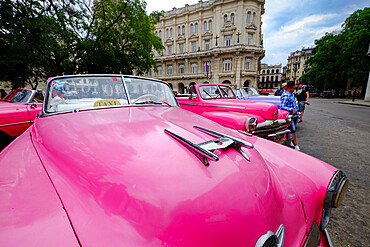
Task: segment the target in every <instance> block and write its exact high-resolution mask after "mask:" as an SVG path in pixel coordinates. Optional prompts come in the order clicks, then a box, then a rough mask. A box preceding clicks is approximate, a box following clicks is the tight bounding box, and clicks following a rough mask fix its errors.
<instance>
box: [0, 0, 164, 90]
mask: <svg viewBox="0 0 370 247" xmlns="http://www.w3.org/2000/svg"><path fill="white" fill-rule="evenodd" d="M145 7H146V4H145V2H141V1H140V0H114V1H113V0H100V1H93V0H23V1H22V0H2V1H1V2H0V81H11V82H12V87H23V86H25V84H30V85H31V86H32V87H33V88H36V87H37V85H38V83H39V82H40V81H42V80H45V79H46V78H48V77H51V76H56V75H62V74H64V73H65V74H74V73H119V72H123V73H126V74H131V73H132V70H133V69H136V70H137V71H138V72H139V73H143V72H145V71H148V70H149V69H151V68H152V67H153V66H154V65H155V60H154V59H153V54H152V50H153V49H155V50H161V49H163V48H164V47H163V45H162V42H161V40H160V38H159V37H157V36H155V34H154V24H155V23H156V22H157V21H158V20H159V16H160V14H159V13H153V14H151V15H150V16H148V15H147V14H146V13H145Z"/></svg>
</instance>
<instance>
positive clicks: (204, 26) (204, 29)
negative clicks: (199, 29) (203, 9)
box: [203, 21, 207, 32]
mask: <svg viewBox="0 0 370 247" xmlns="http://www.w3.org/2000/svg"><path fill="white" fill-rule="evenodd" d="M203 31H204V32H207V21H204V25H203Z"/></svg>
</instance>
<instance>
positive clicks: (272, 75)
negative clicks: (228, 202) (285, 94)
mask: <svg viewBox="0 0 370 247" xmlns="http://www.w3.org/2000/svg"><path fill="white" fill-rule="evenodd" d="M281 79H282V70H281V64H275V65H267V64H265V63H262V64H261V73H260V79H259V83H258V90H259V91H260V92H261V93H275V91H276V90H280V88H281Z"/></svg>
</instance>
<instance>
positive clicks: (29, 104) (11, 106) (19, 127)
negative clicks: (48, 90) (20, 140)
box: [0, 88, 43, 151]
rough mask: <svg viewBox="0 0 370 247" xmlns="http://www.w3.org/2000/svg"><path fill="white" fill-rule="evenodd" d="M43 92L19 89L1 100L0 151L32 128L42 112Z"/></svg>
mask: <svg viewBox="0 0 370 247" xmlns="http://www.w3.org/2000/svg"><path fill="white" fill-rule="evenodd" d="M42 102H43V95H42V91H38V90H31V89H25V88H18V89H15V90H12V91H11V92H10V93H9V94H8V95H7V96H5V97H4V99H2V100H0V151H1V150H2V149H3V148H4V147H6V146H7V145H8V144H9V143H10V142H11V141H12V140H13V139H14V138H15V137H17V136H19V135H20V134H22V133H23V132H24V131H25V130H26V129H27V128H28V127H30V126H31V124H32V123H33V120H34V119H35V117H36V114H37V113H38V112H40V111H41V109H42Z"/></svg>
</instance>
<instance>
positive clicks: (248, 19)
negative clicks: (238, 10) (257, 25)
mask: <svg viewBox="0 0 370 247" xmlns="http://www.w3.org/2000/svg"><path fill="white" fill-rule="evenodd" d="M250 23H251V12H248V13H247V24H250Z"/></svg>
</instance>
